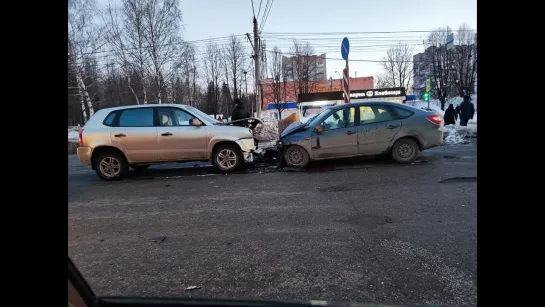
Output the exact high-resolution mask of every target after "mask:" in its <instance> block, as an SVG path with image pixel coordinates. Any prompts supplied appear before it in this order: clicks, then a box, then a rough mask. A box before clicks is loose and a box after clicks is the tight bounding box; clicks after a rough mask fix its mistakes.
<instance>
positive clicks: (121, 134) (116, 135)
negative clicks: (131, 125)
mask: <svg viewBox="0 0 545 307" xmlns="http://www.w3.org/2000/svg"><path fill="white" fill-rule="evenodd" d="M114 136H115V137H116V138H122V137H126V135H124V134H123V133H119V134H115V135H114Z"/></svg>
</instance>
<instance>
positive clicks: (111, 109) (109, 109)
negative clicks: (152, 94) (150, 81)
mask: <svg viewBox="0 0 545 307" xmlns="http://www.w3.org/2000/svg"><path fill="white" fill-rule="evenodd" d="M187 106H188V105H186V104H176V103H148V104H132V105H127V106H119V107H110V108H104V109H100V110H101V111H102V110H104V111H109V112H112V111H117V110H125V109H135V108H146V107H148V108H149V107H187Z"/></svg>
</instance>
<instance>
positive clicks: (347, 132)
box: [346, 131, 356, 135]
mask: <svg viewBox="0 0 545 307" xmlns="http://www.w3.org/2000/svg"><path fill="white" fill-rule="evenodd" d="M354 133H356V131H346V134H348V135H351V134H354Z"/></svg>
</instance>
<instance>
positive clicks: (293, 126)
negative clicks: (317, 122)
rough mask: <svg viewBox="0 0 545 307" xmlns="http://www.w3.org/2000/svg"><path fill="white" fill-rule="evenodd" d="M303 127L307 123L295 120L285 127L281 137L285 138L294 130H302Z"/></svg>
mask: <svg viewBox="0 0 545 307" xmlns="http://www.w3.org/2000/svg"><path fill="white" fill-rule="evenodd" d="M303 127H305V124H303V123H302V122H299V121H297V122H293V123H291V125H289V126H287V127H286V129H284V131H282V134H280V138H283V137H285V136H287V135H290V134H292V133H294V132H297V131H300V130H301V128H303Z"/></svg>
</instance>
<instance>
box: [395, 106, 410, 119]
mask: <svg viewBox="0 0 545 307" xmlns="http://www.w3.org/2000/svg"><path fill="white" fill-rule="evenodd" d="M393 109H394V111H395V112H396V113H397V118H399V119H404V118H407V117H411V116H412V115H413V114H414V112H412V111H409V110H407V109H404V108H399V107H393Z"/></svg>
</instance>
